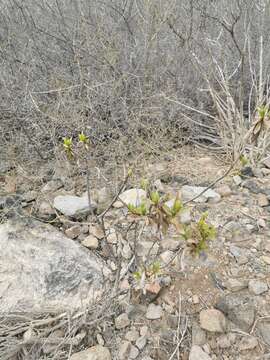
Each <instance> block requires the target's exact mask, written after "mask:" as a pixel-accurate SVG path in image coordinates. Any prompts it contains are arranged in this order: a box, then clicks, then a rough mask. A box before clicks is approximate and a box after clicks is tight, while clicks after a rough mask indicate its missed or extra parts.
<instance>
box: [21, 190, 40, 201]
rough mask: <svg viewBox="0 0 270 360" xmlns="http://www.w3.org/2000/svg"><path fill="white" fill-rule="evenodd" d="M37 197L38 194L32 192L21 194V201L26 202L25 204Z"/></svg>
mask: <svg viewBox="0 0 270 360" xmlns="http://www.w3.org/2000/svg"><path fill="white" fill-rule="evenodd" d="M37 197H38V192H37V191H34V190H33V191H28V192H27V193H25V194H23V200H24V201H26V202H27V203H29V202H32V201H34V200H36V198H37Z"/></svg>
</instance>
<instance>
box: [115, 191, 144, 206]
mask: <svg viewBox="0 0 270 360" xmlns="http://www.w3.org/2000/svg"><path fill="white" fill-rule="evenodd" d="M145 198H146V192H145V191H144V190H143V189H129V190H126V191H125V192H123V193H122V194H121V195H120V196H119V199H120V201H116V202H115V203H114V204H113V206H114V207H116V208H121V207H124V206H125V205H134V206H140V204H141V203H142V201H143V200H144V199H145Z"/></svg>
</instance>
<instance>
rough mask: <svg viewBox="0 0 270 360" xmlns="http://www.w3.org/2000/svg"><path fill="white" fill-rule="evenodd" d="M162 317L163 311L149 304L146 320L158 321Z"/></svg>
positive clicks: (159, 307) (157, 306) (158, 306)
mask: <svg viewBox="0 0 270 360" xmlns="http://www.w3.org/2000/svg"><path fill="white" fill-rule="evenodd" d="M162 315H163V310H162V308H161V306H160V305H155V304H150V305H148V308H147V311H146V318H147V319H148V320H156V319H160V318H161V317H162Z"/></svg>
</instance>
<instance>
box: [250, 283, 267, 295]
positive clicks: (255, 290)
mask: <svg viewBox="0 0 270 360" xmlns="http://www.w3.org/2000/svg"><path fill="white" fill-rule="evenodd" d="M248 289H249V291H250V292H251V293H252V294H254V295H261V294H263V293H265V292H266V291H267V290H268V285H267V283H265V282H264V281H261V280H250V281H249V283H248Z"/></svg>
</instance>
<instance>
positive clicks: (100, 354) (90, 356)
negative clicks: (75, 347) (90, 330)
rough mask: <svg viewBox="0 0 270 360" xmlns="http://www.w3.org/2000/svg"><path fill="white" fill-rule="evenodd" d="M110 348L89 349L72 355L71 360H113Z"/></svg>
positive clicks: (94, 347)
mask: <svg viewBox="0 0 270 360" xmlns="http://www.w3.org/2000/svg"><path fill="white" fill-rule="evenodd" d="M111 359H112V358H111V354H110V351H109V349H108V348H106V347H104V346H101V345H96V346H93V347H91V348H89V349H86V350H83V351H80V352H78V353H75V354H73V355H71V357H70V360H111Z"/></svg>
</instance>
